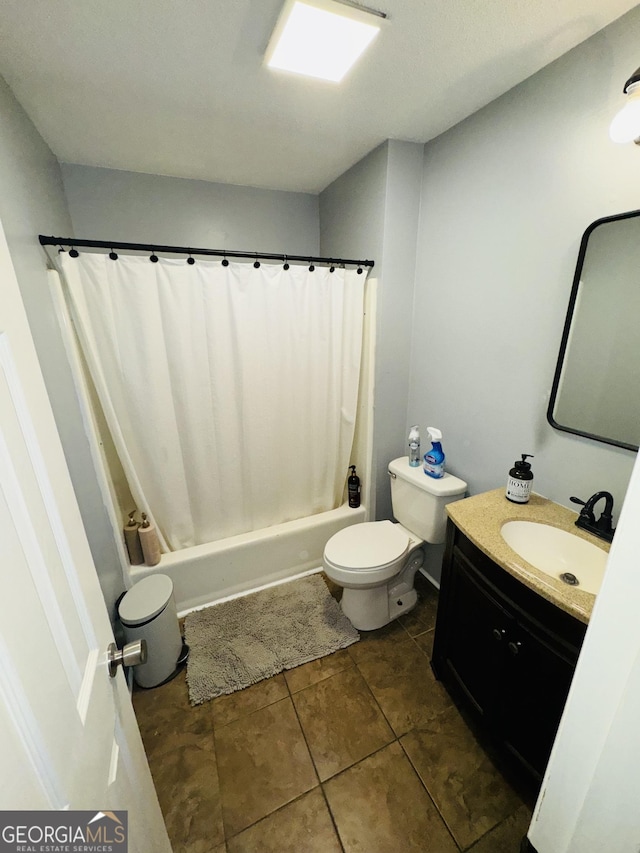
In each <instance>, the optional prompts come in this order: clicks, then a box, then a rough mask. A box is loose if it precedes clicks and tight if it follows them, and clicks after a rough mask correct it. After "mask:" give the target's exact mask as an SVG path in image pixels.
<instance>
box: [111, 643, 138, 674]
mask: <svg viewBox="0 0 640 853" xmlns="http://www.w3.org/2000/svg"><path fill="white" fill-rule="evenodd" d="M146 662H147V641H146V640H135V641H134V642H133V643H127V645H126V646H123V647H122V648H121V649H119V648H118V647H117V646H116V644H115V643H109V648H108V649H107V667H108V669H109V675H110V676H111V678H114V677H115V674H116V672H117V671H118V666H120V665H122V666H138V664H141V663H146Z"/></svg>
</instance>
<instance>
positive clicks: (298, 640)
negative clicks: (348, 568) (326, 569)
mask: <svg viewBox="0 0 640 853" xmlns="http://www.w3.org/2000/svg"><path fill="white" fill-rule="evenodd" d="M184 630H185V640H186V642H187V643H188V645H189V646H190V648H191V652H190V654H189V662H188V664H187V682H188V684H189V699H190V701H191V704H192V705H200V704H201V703H202V702H206V701H208V700H209V699H213V698H214V697H215V696H221V695H222V694H224V693H233V692H234V691H236V690H242V688H243V687H249V685H251V684H255V683H256V682H258V681H262V679H263V678H269V677H270V676H272V675H276V674H277V673H279V672H282V671H283V670H285V669H293V667H294V666H300V664H303V663H307V662H308V661H310V660H316V658H321V657H324V656H325V655H329V654H331V653H332V652H335V651H337V650H338V649H344V648H346V647H347V646H350V645H351V644H352V643H356V642H357V641H358V640H359V639H360V635H359V634H358V632H357V631H356V629H355V628H354V627H353V625H352V624H351V622H349V620H348V619H347V617H346V616H345V615H344V613H343V612H342V610H341V608H340V605H339V604H338V602H337V601H335V599H334V598H333V597H332V596H331V594H330V593H329V590H328V589H327V586H326V584H325V582H324V581H323V580H322V578H321V577H320V575H310V576H308V577H305V578H300V579H298V580H295V581H290V582H288V583H283V584H280V585H279V586H273V587H270V588H269V589H263V590H261V591H260V592H255V593H252V594H251V595H246V596H244V597H243V598H235V599H233V601H225V602H223V603H222V604H215V605H213V606H212V607H207V608H205V609H204V610H197V611H195V612H193V613H189V614H188V616H187V617H186V619H185V624H184Z"/></svg>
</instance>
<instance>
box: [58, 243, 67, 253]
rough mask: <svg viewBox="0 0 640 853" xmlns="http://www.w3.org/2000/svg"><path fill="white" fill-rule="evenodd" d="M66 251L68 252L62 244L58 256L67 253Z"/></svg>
mask: <svg viewBox="0 0 640 853" xmlns="http://www.w3.org/2000/svg"><path fill="white" fill-rule="evenodd" d="M66 251H67V250H66V249H65V248H64V246H63V245H62V243H61V244H60V247H59V248H58V254H60V253H61V252H65V253H66Z"/></svg>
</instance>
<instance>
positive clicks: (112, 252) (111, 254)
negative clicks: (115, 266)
mask: <svg viewBox="0 0 640 853" xmlns="http://www.w3.org/2000/svg"><path fill="white" fill-rule="evenodd" d="M109 257H110V258H111V260H112V261H117V260H118V256H117V254H116V253H115V252H114V251H113V246H112V247H111V251H110V252H109Z"/></svg>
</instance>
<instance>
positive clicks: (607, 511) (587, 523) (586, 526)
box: [570, 492, 615, 542]
mask: <svg viewBox="0 0 640 853" xmlns="http://www.w3.org/2000/svg"><path fill="white" fill-rule="evenodd" d="M602 498H604V501H605V503H604V510H603V511H602V515H601V516H600V518H599V519H598V520H597V521H596V517H595V514H594V512H593V508H594V506H595V505H596V504H597V503H598V501H599V500H602ZM570 500H572V501H573V502H574V504H582V509H581V510H580V515H579V516H578V519H577V521H576V527H581V528H582V529H583V530H587V531H588V532H589V533H593V535H594V536H599V537H600V539H605V540H606V541H607V542H611V541H612V540H613V534H614V533H615V530H614V529H613V527H612V526H611V513H612V512H613V495H611V494H610V493H609V492H596V493H595V495H591V497H590V498H589V499H588V500H586V501H583V500H582V499H581V498H570Z"/></svg>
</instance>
